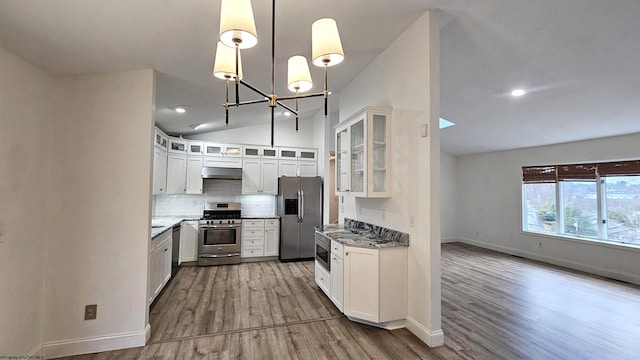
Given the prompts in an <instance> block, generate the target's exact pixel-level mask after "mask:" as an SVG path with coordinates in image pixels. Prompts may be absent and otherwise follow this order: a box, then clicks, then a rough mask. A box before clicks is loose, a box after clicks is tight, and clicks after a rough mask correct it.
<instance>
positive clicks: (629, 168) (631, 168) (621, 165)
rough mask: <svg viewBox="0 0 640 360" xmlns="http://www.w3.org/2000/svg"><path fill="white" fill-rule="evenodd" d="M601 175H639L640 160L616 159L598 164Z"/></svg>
mask: <svg viewBox="0 0 640 360" xmlns="http://www.w3.org/2000/svg"><path fill="white" fill-rule="evenodd" d="M598 174H600V176H637V175H640V160H632V161H616V162H608V163H601V164H598Z"/></svg>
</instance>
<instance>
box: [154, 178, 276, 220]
mask: <svg viewBox="0 0 640 360" xmlns="http://www.w3.org/2000/svg"><path fill="white" fill-rule="evenodd" d="M241 192H242V181H241V180H220V179H215V180H213V179H212V180H205V181H204V194H202V195H156V196H154V201H153V216H171V215H198V216H202V210H203V209H204V204H205V202H239V203H241V204H242V216H244V217H271V216H275V215H276V199H277V197H276V196H274V195H242V194H241Z"/></svg>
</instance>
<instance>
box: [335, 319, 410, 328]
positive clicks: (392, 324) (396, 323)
mask: <svg viewBox="0 0 640 360" xmlns="http://www.w3.org/2000/svg"><path fill="white" fill-rule="evenodd" d="M346 316H347V319H349V320H351V321H353V322H357V323H360V324H365V325H369V326H374V327H378V328H381V329H385V330H397V329H402V328H403V327H405V321H404V319H400V320H392V321H387V322H382V323H377V322H372V321H368V320H362V319H358V318H355V317H351V316H348V315H346Z"/></svg>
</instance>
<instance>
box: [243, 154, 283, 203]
mask: <svg viewBox="0 0 640 360" xmlns="http://www.w3.org/2000/svg"><path fill="white" fill-rule="evenodd" d="M242 194H243V195H249V194H265V195H277V194H278V161H277V160H264V159H248V160H243V161H242Z"/></svg>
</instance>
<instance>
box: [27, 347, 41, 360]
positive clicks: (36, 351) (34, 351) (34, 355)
mask: <svg viewBox="0 0 640 360" xmlns="http://www.w3.org/2000/svg"><path fill="white" fill-rule="evenodd" d="M41 350H42V344H40V345H38V346H36V347H35V348H34V349H33V350H31V351H29V352H28V353H27V356H26V358H27V359H28V358H35V357H36V356H37V355H36V354H38V353H39V352H40V351H41Z"/></svg>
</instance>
